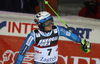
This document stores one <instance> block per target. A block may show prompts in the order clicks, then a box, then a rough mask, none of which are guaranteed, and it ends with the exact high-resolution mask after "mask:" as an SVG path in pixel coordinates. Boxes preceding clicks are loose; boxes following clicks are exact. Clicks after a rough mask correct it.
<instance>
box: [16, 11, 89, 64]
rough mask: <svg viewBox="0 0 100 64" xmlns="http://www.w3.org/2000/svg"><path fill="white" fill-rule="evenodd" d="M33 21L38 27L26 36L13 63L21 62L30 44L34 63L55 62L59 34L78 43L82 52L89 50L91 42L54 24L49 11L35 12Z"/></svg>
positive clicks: (48, 63) (46, 63)
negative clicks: (32, 47)
mask: <svg viewBox="0 0 100 64" xmlns="http://www.w3.org/2000/svg"><path fill="white" fill-rule="evenodd" d="M34 21H35V23H36V24H37V25H38V27H39V28H38V29H36V30H34V31H32V32H31V33H30V34H29V35H28V36H27V38H26V40H25V42H24V44H23V46H22V49H21V51H20V52H19V54H18V56H17V59H16V63H15V64H21V63H22V61H23V58H24V57H25V54H26V52H27V51H28V50H29V48H30V47H31V46H32V45H33V46H34V50H35V58H34V64H57V61H58V50H57V49H58V42H57V41H58V39H59V36H64V37H66V38H69V39H70V40H73V41H75V42H78V43H80V44H81V46H82V50H83V51H84V52H86V53H88V52H90V50H91V44H90V43H89V42H87V41H86V40H83V39H81V38H80V37H78V36H77V35H76V34H74V33H72V32H70V31H68V30H66V28H65V27H62V26H59V25H57V26H56V25H54V23H53V22H54V20H53V17H52V16H51V14H50V13H49V12H46V11H41V12H39V13H37V14H36V16H35V19H34Z"/></svg>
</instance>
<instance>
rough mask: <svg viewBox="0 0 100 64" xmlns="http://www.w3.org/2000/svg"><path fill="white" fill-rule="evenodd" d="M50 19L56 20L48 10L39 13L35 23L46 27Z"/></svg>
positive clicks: (41, 27) (40, 26)
mask: <svg viewBox="0 0 100 64" xmlns="http://www.w3.org/2000/svg"><path fill="white" fill-rule="evenodd" d="M48 20H52V22H54V21H53V17H52V16H51V14H50V13H49V12H46V11H42V12H39V13H37V14H36V16H35V19H34V21H35V23H36V24H37V25H38V27H39V28H40V29H43V28H44V27H46V25H45V24H44V23H45V22H46V21H48Z"/></svg>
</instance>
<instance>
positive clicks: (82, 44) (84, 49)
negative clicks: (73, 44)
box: [81, 39, 91, 53]
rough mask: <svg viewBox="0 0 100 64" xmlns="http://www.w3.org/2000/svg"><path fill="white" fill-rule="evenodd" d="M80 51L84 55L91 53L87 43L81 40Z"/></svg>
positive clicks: (89, 45)
mask: <svg viewBox="0 0 100 64" xmlns="http://www.w3.org/2000/svg"><path fill="white" fill-rule="evenodd" d="M81 49H82V50H83V51H84V52H85V53H89V52H90V51H91V44H90V43H89V42H88V41H86V40H83V39H82V41H81Z"/></svg>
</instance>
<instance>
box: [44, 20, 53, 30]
mask: <svg viewBox="0 0 100 64" xmlns="http://www.w3.org/2000/svg"><path fill="white" fill-rule="evenodd" d="M44 25H45V26H46V27H45V28H44V30H45V31H50V30H52V26H53V21H52V20H49V21H46V22H45V23H44Z"/></svg>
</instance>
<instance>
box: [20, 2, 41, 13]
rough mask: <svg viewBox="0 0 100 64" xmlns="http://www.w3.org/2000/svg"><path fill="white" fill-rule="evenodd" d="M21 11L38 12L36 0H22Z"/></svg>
mask: <svg viewBox="0 0 100 64" xmlns="http://www.w3.org/2000/svg"><path fill="white" fill-rule="evenodd" d="M22 12H25V13H38V12H39V3H38V0H23V8H22Z"/></svg>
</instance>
